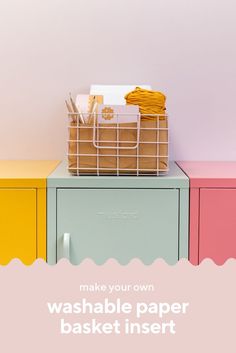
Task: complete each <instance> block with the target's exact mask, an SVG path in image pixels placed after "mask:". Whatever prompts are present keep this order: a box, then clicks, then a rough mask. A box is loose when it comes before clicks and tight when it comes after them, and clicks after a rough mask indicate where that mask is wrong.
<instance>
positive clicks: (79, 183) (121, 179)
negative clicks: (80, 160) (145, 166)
mask: <svg viewBox="0 0 236 353" xmlns="http://www.w3.org/2000/svg"><path fill="white" fill-rule="evenodd" d="M48 186H49V187H50V186H51V187H95V188H96V187H104V188H105V187H107V188H109V187H119V188H122V187H124V188H126V187H127V188H129V187H130V188H132V187H134V188H135V187H137V188H139V187H141V188H142V187H143V188H148V187H157V188H158V187H166V188H175V187H176V188H181V187H183V188H187V187H188V186H189V180H188V177H187V176H186V175H185V174H184V172H183V171H182V170H181V169H180V168H179V167H178V166H177V164H176V163H175V162H170V171H169V173H168V175H165V176H160V177H156V176H148V177H145V176H140V177H137V176H73V175H71V174H70V173H69V172H68V170H67V162H65V161H64V162H62V163H61V164H60V165H59V166H58V167H57V168H56V169H55V170H54V172H53V173H52V174H50V176H49V177H48Z"/></svg>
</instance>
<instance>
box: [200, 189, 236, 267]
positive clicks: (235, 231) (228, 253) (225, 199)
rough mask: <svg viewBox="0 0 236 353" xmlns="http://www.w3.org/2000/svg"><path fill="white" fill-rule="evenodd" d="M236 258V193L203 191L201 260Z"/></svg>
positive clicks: (221, 260)
mask: <svg viewBox="0 0 236 353" xmlns="http://www.w3.org/2000/svg"><path fill="white" fill-rule="evenodd" d="M230 257H233V258H236V189H204V188H203V189H201V190H200V228H199V260H200V261H202V260H203V259H204V258H211V259H213V260H214V261H215V262H216V263H217V264H223V263H224V262H225V261H226V260H227V259H229V258H230Z"/></svg>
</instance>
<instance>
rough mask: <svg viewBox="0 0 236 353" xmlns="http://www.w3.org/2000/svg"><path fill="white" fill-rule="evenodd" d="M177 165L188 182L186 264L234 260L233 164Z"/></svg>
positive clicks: (235, 203) (235, 198)
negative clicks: (188, 229) (188, 214)
mask: <svg viewBox="0 0 236 353" xmlns="http://www.w3.org/2000/svg"><path fill="white" fill-rule="evenodd" d="M178 164H179V166H180V167H181V168H182V169H183V171H184V172H185V173H186V174H187V175H188V177H189V179H190V239H189V259H190V262H191V263H193V264H195V265H197V264H199V263H200V262H201V261H202V260H203V259H205V258H210V259H212V260H214V261H215V263H217V264H219V265H221V264H223V263H224V262H225V261H226V260H227V259H229V258H236V162H179V163H178Z"/></svg>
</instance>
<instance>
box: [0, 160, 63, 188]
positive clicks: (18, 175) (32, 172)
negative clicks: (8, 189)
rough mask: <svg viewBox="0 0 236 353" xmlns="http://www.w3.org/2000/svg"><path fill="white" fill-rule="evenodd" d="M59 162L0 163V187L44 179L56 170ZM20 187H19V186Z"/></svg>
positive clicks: (11, 161) (25, 161)
mask: <svg viewBox="0 0 236 353" xmlns="http://www.w3.org/2000/svg"><path fill="white" fill-rule="evenodd" d="M58 163H59V161H31V160H24V161H20V160H19V161H13V160H9V161H7V160H1V161H0V186H7V184H9V186H11V185H12V183H14V186H17V185H15V184H17V181H18V182H19V183H22V182H23V181H25V183H26V181H27V180H28V181H29V180H40V179H43V180H44V179H45V180H46V178H47V177H48V175H49V174H50V173H51V172H52V171H53V170H54V169H55V168H56V166H57V165H58ZM19 186H20V185H19Z"/></svg>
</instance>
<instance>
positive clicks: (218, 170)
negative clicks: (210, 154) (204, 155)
mask: <svg viewBox="0 0 236 353" xmlns="http://www.w3.org/2000/svg"><path fill="white" fill-rule="evenodd" d="M177 163H178V165H179V166H180V167H181V168H182V170H183V171H184V172H185V173H186V174H187V175H188V177H189V178H190V186H191V187H236V162H213V161H212V162H207V161H205V162H182V161H181V162H177Z"/></svg>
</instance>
